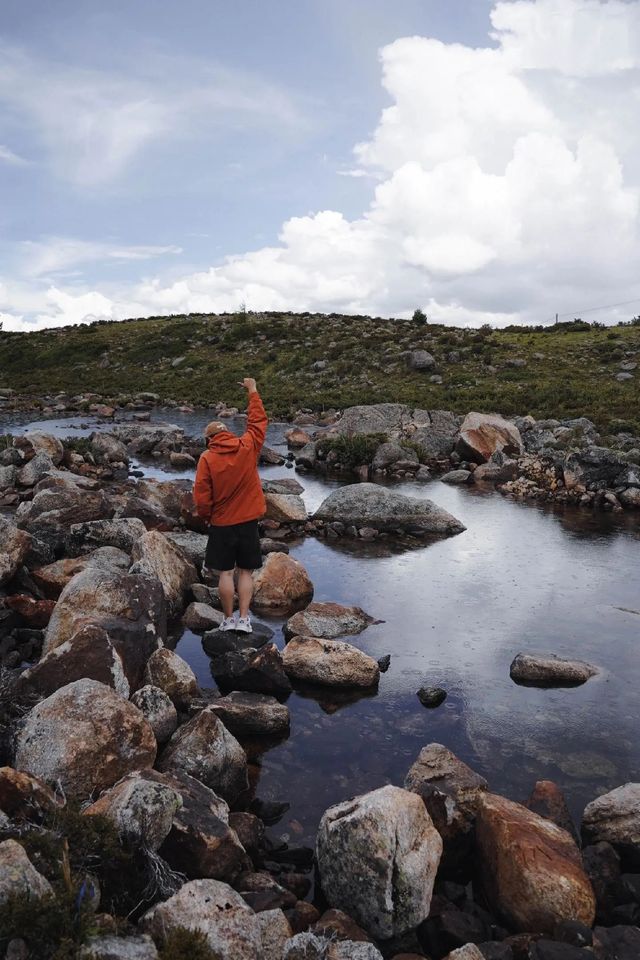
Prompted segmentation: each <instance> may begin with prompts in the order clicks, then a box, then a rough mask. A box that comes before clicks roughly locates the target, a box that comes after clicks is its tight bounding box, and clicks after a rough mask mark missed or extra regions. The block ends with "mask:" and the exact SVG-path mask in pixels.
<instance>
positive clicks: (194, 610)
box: [182, 601, 224, 633]
mask: <svg viewBox="0 0 640 960" xmlns="http://www.w3.org/2000/svg"><path fill="white" fill-rule="evenodd" d="M223 620H224V614H223V613H222V611H220V610H216V609H215V608H214V607H211V606H209V604H208V603H198V602H197V601H196V602H195V603H190V604H189V606H188V607H187V609H186V610H185V612H184V614H183V615H182V622H183V624H184V625H185V627H186V628H187V630H192V631H193V633H204V632H205V631H206V630H215V629H216V627H219V626H220V624H221V623H222V621H223Z"/></svg>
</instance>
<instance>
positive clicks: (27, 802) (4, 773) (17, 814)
mask: <svg viewBox="0 0 640 960" xmlns="http://www.w3.org/2000/svg"><path fill="white" fill-rule="evenodd" d="M57 805H58V800H57V798H56V795H55V793H54V792H53V790H51V789H50V787H48V786H47V784H46V783H44V781H42V780H39V779H38V777H32V776H31V775H30V774H28V773H25V772H24V771H22V770H14V768H13V767H0V810H1V811H2V812H3V813H4V814H6V815H7V816H8V817H11V818H12V819H13V820H21V819H33V818H38V819H39V818H40V817H41V816H42V815H43V814H44V813H47V812H49V811H51V810H54V809H55V807H56V806H57Z"/></svg>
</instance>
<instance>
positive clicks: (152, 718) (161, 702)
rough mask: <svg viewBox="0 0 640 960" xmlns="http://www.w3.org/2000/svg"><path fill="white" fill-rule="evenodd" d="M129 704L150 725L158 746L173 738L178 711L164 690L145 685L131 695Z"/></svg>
mask: <svg viewBox="0 0 640 960" xmlns="http://www.w3.org/2000/svg"><path fill="white" fill-rule="evenodd" d="M131 703H132V704H133V705H134V707H137V708H138V710H139V711H140V712H141V714H142V715H143V717H144V718H145V719H146V720H147V722H148V723H149V724H150V725H151V729H152V730H153V733H154V736H155V738H156V740H157V742H158V745H159V746H161V745H162V744H164V743H166V742H167V740H169V739H170V737H172V736H173V734H174V733H175V731H176V727H177V726H178V711H177V710H176V708H175V706H174V705H173V703H172V701H171V699H170V698H169V697H168V696H167V694H166V693H165V692H164V690H161V689H160V687H154V686H153V684H152V683H147V684H145V685H144V687H139V688H138V689H137V690H136V692H135V693H134V694H132V696H131Z"/></svg>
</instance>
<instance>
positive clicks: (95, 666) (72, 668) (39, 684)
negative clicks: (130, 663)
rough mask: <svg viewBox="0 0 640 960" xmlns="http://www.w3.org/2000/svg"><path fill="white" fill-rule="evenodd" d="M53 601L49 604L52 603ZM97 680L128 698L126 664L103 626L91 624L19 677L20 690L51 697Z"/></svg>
mask: <svg viewBox="0 0 640 960" xmlns="http://www.w3.org/2000/svg"><path fill="white" fill-rule="evenodd" d="M49 602H50V601H49ZM84 678H86V679H89V680H98V681H99V682H100V683H104V684H105V685H106V686H108V687H112V688H113V689H114V690H115V691H116V692H117V693H119V694H120V695H121V696H123V697H125V698H128V696H129V690H130V688H129V681H128V680H127V677H126V675H125V671H124V665H123V663H122V660H121V658H120V655H119V654H118V652H117V650H116V648H115V647H114V645H113V643H112V642H111V640H110V639H109V635H108V634H107V632H106V630H104V628H103V627H100V626H98V625H97V624H94V623H88V624H86V625H85V626H82V627H80V628H79V629H78V630H77V631H76V633H74V634H73V636H72V637H70V638H69V639H68V640H65V642H64V643H62V644H60V646H59V647H55V649H53V650H51V651H50V652H49V653H47V654H45V656H44V657H42V658H41V659H40V660H38V662H37V663H34V665H33V666H32V667H29V668H28V669H27V670H25V671H24V672H23V673H21V674H20V676H19V678H18V689H19V690H20V691H21V692H25V693H30V692H33V693H36V694H38V695H39V696H41V697H48V696H50V695H51V694H52V693H54V692H55V691H56V690H59V689H60V687H66V686H67V684H69V683H73V682H74V681H75V680H82V679H84Z"/></svg>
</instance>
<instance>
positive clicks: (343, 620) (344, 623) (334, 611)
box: [283, 601, 382, 640]
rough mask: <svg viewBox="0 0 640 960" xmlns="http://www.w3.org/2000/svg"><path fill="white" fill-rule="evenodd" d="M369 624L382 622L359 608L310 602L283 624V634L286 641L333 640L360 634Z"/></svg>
mask: <svg viewBox="0 0 640 960" xmlns="http://www.w3.org/2000/svg"><path fill="white" fill-rule="evenodd" d="M371 623H382V621H381V620H376V619H374V617H371V616H369V614H368V613H365V612H364V610H362V609H361V607H348V606H344V605H343V604H341V603H328V602H316V601H312V602H311V603H310V604H309V605H308V606H307V607H305V609H304V610H300V611H298V613H294V615H293V616H292V617H291V618H290V619H289V620H288V621H287V622H286V623H285V625H284V627H283V632H284V635H285V637H286V638H287V639H291V637H300V636H308V637H322V638H324V639H325V640H335V639H337V637H344V636H347V635H350V634H356V633H361V632H362V631H363V630H364V629H365V628H366V627H368V626H369V624H371Z"/></svg>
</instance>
